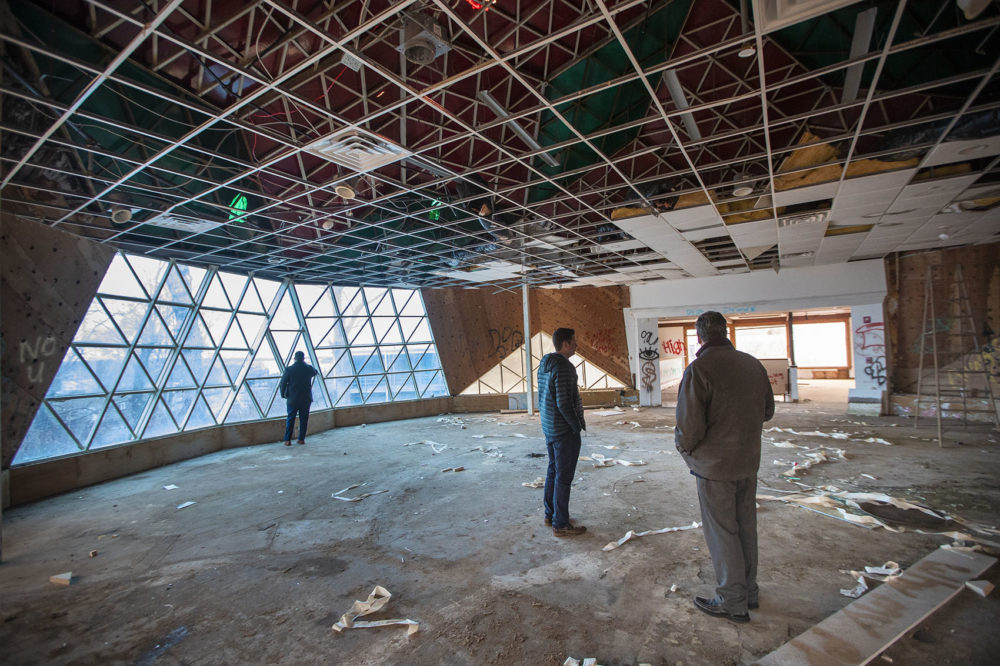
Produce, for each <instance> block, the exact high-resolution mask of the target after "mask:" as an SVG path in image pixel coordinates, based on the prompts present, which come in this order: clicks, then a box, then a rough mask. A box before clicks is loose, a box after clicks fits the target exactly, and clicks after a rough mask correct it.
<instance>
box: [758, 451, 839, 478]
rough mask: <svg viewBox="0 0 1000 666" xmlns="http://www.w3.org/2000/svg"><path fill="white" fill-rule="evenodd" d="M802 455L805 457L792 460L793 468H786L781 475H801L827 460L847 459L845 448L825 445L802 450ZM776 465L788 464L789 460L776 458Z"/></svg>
mask: <svg viewBox="0 0 1000 666" xmlns="http://www.w3.org/2000/svg"><path fill="white" fill-rule="evenodd" d="M799 455H800V456H802V457H803V458H805V460H803V461H798V460H796V461H792V467H791V469H786V470H785V471H784V472H782V473H781V476H784V477H789V476H801V475H802V474H803V473H804V472H806V471H807V470H808V469H809V468H810V467H812V466H813V465H818V464H820V463H825V462H833V461H838V460H839V461H844V460H847V453H846V452H845V451H844V449H830V448H827V447H825V446H820V447H818V448H815V449H809V450H807V451H802V452H800V453H799ZM774 464H775V465H787V464H788V462H787V461H784V460H775V461H774Z"/></svg>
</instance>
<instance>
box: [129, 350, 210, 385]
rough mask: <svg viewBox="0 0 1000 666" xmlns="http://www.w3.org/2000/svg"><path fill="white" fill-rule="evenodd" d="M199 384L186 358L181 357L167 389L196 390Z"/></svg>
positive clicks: (172, 372)
mask: <svg viewBox="0 0 1000 666" xmlns="http://www.w3.org/2000/svg"><path fill="white" fill-rule="evenodd" d="M123 383H124V380H123ZM195 386H197V383H196V382H195V381H194V377H193V376H192V375H191V371H190V370H188V367H187V364H186V363H185V362H184V357H183V356H181V357H180V358H178V359H177V362H176V363H174V369H173V370H172V371H171V372H170V379H168V380H167V388H195Z"/></svg>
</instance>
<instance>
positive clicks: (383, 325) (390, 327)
mask: <svg viewBox="0 0 1000 666" xmlns="http://www.w3.org/2000/svg"><path fill="white" fill-rule="evenodd" d="M372 326H373V327H374V328H375V340H377V341H378V342H382V341H383V338H386V337H387V334H389V335H388V339H386V340H385V342H386V343H387V344H397V343H400V342H402V341H403V340H402V338H401V337H400V335H399V329H398V328H396V318H395V317H372ZM392 333H395V335H392Z"/></svg>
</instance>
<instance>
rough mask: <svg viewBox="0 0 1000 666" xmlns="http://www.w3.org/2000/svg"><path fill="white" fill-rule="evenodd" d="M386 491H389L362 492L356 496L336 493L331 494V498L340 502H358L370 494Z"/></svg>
mask: <svg viewBox="0 0 1000 666" xmlns="http://www.w3.org/2000/svg"><path fill="white" fill-rule="evenodd" d="M341 492H343V491H341ZM387 492H389V491H388V490H376V491H375V492H373V493H362V494H360V495H358V496H357V497H341V496H340V495H336V494H335V495H333V496H332V497H333V499H335V500H340V501H342V502H360V501H361V500H363V499H364V498H366V497H371V496H372V495H381V494H382V493H387Z"/></svg>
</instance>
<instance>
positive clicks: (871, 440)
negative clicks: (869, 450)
mask: <svg viewBox="0 0 1000 666" xmlns="http://www.w3.org/2000/svg"><path fill="white" fill-rule="evenodd" d="M864 441H866V442H868V443H869V444H885V445H886V446H892V442H887V441H886V440H884V439H882V438H881V437H869V438H868V439H866V440H864Z"/></svg>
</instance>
